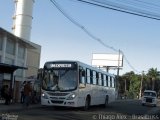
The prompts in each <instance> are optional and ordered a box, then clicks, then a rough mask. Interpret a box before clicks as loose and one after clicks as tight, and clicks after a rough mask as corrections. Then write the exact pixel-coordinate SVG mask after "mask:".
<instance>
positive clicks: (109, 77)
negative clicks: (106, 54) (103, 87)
mask: <svg viewBox="0 0 160 120" xmlns="http://www.w3.org/2000/svg"><path fill="white" fill-rule="evenodd" d="M110 79H111V78H110V76H108V87H111V86H110V85H111V84H110Z"/></svg>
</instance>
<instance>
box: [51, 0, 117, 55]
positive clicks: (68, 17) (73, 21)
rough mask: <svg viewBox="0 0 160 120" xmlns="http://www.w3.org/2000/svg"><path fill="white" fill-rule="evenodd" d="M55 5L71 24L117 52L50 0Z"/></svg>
mask: <svg viewBox="0 0 160 120" xmlns="http://www.w3.org/2000/svg"><path fill="white" fill-rule="evenodd" d="M50 1H51V2H52V3H53V4H54V5H55V7H56V8H57V9H58V10H59V11H60V12H61V13H62V14H63V15H64V16H65V17H66V18H67V19H69V20H70V21H71V22H72V23H73V24H75V25H76V26H77V27H79V28H81V29H82V30H83V31H84V32H85V33H86V34H88V35H89V36H90V37H91V38H92V39H94V40H96V41H98V42H99V43H100V44H102V45H103V46H105V47H107V48H109V49H112V50H113V51H115V52H118V50H117V49H115V48H114V47H112V46H109V45H107V44H105V43H104V42H103V41H102V40H101V39H100V38H97V37H96V36H95V35H93V34H92V33H91V32H90V31H88V30H87V29H86V28H85V27H84V26H83V25H81V24H79V23H78V22H77V21H76V20H74V19H73V18H71V17H70V16H69V15H68V14H67V13H66V12H65V11H64V10H63V9H62V8H61V7H60V6H59V5H58V3H57V2H56V1H55V0H50Z"/></svg>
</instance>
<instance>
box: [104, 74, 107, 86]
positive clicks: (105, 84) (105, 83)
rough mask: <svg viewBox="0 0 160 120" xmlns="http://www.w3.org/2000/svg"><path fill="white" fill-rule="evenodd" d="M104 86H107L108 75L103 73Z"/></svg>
mask: <svg viewBox="0 0 160 120" xmlns="http://www.w3.org/2000/svg"><path fill="white" fill-rule="evenodd" d="M103 86H107V82H106V75H103Z"/></svg>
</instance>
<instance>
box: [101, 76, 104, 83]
mask: <svg viewBox="0 0 160 120" xmlns="http://www.w3.org/2000/svg"><path fill="white" fill-rule="evenodd" d="M101 80H102V86H104V75H103V74H102V75H101Z"/></svg>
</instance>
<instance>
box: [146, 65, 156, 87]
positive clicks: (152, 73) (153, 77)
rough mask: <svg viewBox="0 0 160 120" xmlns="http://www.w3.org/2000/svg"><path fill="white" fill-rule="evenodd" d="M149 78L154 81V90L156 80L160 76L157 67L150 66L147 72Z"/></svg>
mask: <svg viewBox="0 0 160 120" xmlns="http://www.w3.org/2000/svg"><path fill="white" fill-rule="evenodd" d="M147 76H148V79H150V80H151V81H152V90H154V89H155V80H156V79H157V78H158V76H159V72H158V71H157V68H150V69H149V70H148V73H147Z"/></svg>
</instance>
